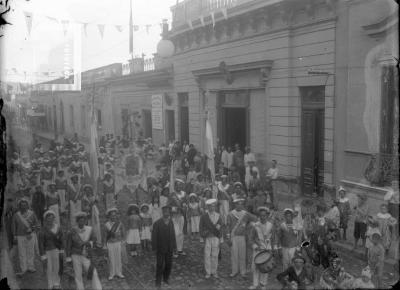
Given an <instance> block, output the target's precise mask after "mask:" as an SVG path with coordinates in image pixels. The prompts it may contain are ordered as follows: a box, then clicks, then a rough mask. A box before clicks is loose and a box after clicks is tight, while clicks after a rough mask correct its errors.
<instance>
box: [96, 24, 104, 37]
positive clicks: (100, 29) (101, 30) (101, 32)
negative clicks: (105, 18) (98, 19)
mask: <svg viewBox="0 0 400 290" xmlns="http://www.w3.org/2000/svg"><path fill="white" fill-rule="evenodd" d="M97 28H98V29H99V32H100V36H101V39H103V37H104V24H98V25H97Z"/></svg>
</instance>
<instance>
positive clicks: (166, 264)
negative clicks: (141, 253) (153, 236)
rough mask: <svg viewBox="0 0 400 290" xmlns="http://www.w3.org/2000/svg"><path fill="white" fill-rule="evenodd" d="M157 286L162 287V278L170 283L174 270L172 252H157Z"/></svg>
mask: <svg viewBox="0 0 400 290" xmlns="http://www.w3.org/2000/svg"><path fill="white" fill-rule="evenodd" d="M156 255H157V266H156V286H161V278H162V279H163V281H164V282H168V279H169V275H170V274H171V269H172V252H167V253H160V252H157V254H156Z"/></svg>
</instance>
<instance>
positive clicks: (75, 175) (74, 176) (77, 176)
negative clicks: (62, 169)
mask: <svg viewBox="0 0 400 290" xmlns="http://www.w3.org/2000/svg"><path fill="white" fill-rule="evenodd" d="M73 178H79V175H78V174H76V173H74V174H72V175H71V179H73Z"/></svg>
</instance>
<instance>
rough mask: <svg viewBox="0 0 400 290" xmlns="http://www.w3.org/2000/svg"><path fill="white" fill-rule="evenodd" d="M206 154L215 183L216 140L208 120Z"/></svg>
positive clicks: (212, 179)
mask: <svg viewBox="0 0 400 290" xmlns="http://www.w3.org/2000/svg"><path fill="white" fill-rule="evenodd" d="M205 141H206V152H205V153H206V155H207V167H208V168H209V169H210V172H211V181H212V183H214V181H215V166H214V142H213V134H212V128H211V124H210V121H209V120H208V118H207V120H206V140H205Z"/></svg>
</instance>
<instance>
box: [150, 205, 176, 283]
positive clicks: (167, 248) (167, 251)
mask: <svg viewBox="0 0 400 290" xmlns="http://www.w3.org/2000/svg"><path fill="white" fill-rule="evenodd" d="M162 214H163V216H162V218H160V219H159V220H157V221H156V222H155V223H154V225H153V232H152V239H151V240H152V244H153V250H154V251H155V252H156V257H157V266H156V268H157V269H156V287H157V288H160V287H161V278H163V281H164V283H166V284H169V281H168V279H169V275H170V273H171V269H172V254H173V253H174V251H175V250H176V240H175V230H174V224H173V223H172V220H171V208H170V207H169V206H164V207H163V208H162Z"/></svg>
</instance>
